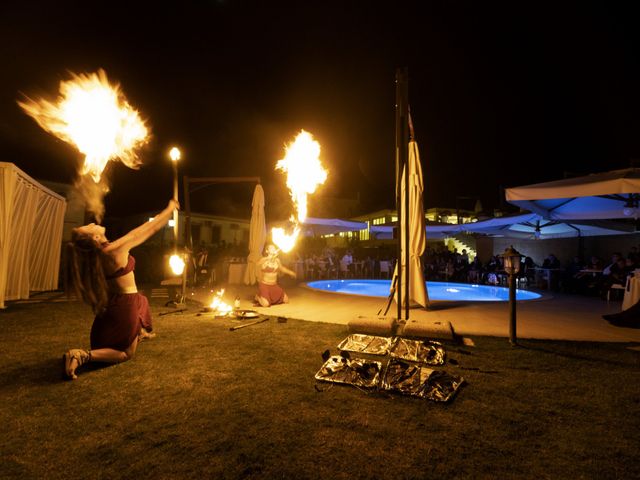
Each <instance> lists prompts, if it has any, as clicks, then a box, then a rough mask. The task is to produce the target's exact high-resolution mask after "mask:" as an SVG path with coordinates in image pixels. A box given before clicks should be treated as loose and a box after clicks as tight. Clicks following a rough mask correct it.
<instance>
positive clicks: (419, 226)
mask: <svg viewBox="0 0 640 480" xmlns="http://www.w3.org/2000/svg"><path fill="white" fill-rule="evenodd" d="M408 171H409V192H408V194H409V212H408V214H409V262H410V263H409V279H408V280H407V278H406V268H405V265H404V263H403V264H402V278H401V280H402V290H403V293H404V291H405V285H407V283H405V282H407V281H408V282H409V283H408V285H409V304H411V303H413V304H419V305H422V306H423V307H426V306H427V305H428V304H429V295H428V293H427V288H426V285H425V281H424V275H423V273H422V260H421V258H420V257H421V255H422V254H423V253H424V250H425V248H426V246H427V235H426V230H425V220H424V208H423V206H422V194H423V191H424V183H423V179H422V166H421V165H420V153H419V152H418V144H417V143H416V142H415V141H413V140H411V141H410V142H409V161H408ZM406 173H407V167H405V168H404V169H403V172H402V190H401V198H402V205H405V195H407V192H406V191H405V174H406ZM406 214H407V212H405V211H404V210H402V211H401V214H400V217H401V218H399V219H398V221H399V225H405V220H404V216H405V215H406ZM399 230H400V235H401V242H402V248H403V249H404V248H405V239H404V235H405V231H404V228H400V229H399ZM405 256H406V255H405V253H404V250H403V252H402V255H401V257H400V258H401V261H400V262H397V263H396V268H395V271H394V274H393V275H394V278H395V277H396V276H397V275H398V263H401V262H404V259H405ZM393 284H395V282H393ZM396 299H397V298H396ZM405 302H406V299H403V302H402V303H403V304H406V303H405Z"/></svg>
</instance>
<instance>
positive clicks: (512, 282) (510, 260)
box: [502, 245, 522, 347]
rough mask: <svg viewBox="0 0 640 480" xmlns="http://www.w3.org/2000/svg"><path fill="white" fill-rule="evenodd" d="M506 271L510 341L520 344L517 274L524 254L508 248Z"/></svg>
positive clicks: (513, 343) (505, 254) (504, 258)
mask: <svg viewBox="0 0 640 480" xmlns="http://www.w3.org/2000/svg"><path fill="white" fill-rule="evenodd" d="M502 258H503V260H504V271H505V272H506V273H507V275H509V343H510V344H511V345H512V346H514V347H515V346H516V345H518V339H517V334H516V276H517V275H518V272H520V259H521V258H522V255H520V253H518V251H517V250H516V249H515V248H513V245H512V246H510V247H509V248H507V249H506V250H505V251H504V253H503V254H502Z"/></svg>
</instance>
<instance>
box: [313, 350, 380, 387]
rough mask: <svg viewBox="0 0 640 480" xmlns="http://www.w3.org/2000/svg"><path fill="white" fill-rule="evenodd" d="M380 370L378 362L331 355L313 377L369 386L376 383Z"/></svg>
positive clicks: (358, 385)
mask: <svg viewBox="0 0 640 480" xmlns="http://www.w3.org/2000/svg"><path fill="white" fill-rule="evenodd" d="M381 370H382V364H381V363H380V362H375V361H371V360H365V359H364V358H345V357H342V356H340V355H332V356H331V357H329V359H328V360H327V361H326V362H325V363H324V365H322V368H320V370H319V371H318V373H316V376H315V378H316V380H322V381H325V382H334V383H346V384H349V385H355V386H357V387H366V388H371V387H375V386H377V385H378V383H379V381H380V371H381Z"/></svg>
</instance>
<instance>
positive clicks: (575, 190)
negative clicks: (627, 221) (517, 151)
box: [505, 168, 640, 221]
mask: <svg viewBox="0 0 640 480" xmlns="http://www.w3.org/2000/svg"><path fill="white" fill-rule="evenodd" d="M505 197H506V199H507V202H509V203H511V204H513V205H516V206H518V207H520V208H522V209H525V210H529V211H531V212H533V213H537V214H538V215H540V216H541V217H542V218H544V219H547V220H561V221H562V220H596V219H604V220H607V219H615V218H629V217H634V218H637V217H638V216H640V208H639V207H640V168H626V169H623V170H612V171H610V172H603V173H595V174H592V175H585V176H582V177H575V178H568V179H564V180H556V181H553V182H546V183H537V184H534V185H526V186H523V187H514V188H507V190H506V192H505Z"/></svg>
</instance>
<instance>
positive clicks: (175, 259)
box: [169, 254, 184, 275]
mask: <svg viewBox="0 0 640 480" xmlns="http://www.w3.org/2000/svg"><path fill="white" fill-rule="evenodd" d="M169 265H171V271H172V272H173V273H174V274H175V275H182V272H184V260H183V259H182V257H181V256H180V255H176V254H174V255H171V257H169Z"/></svg>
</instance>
